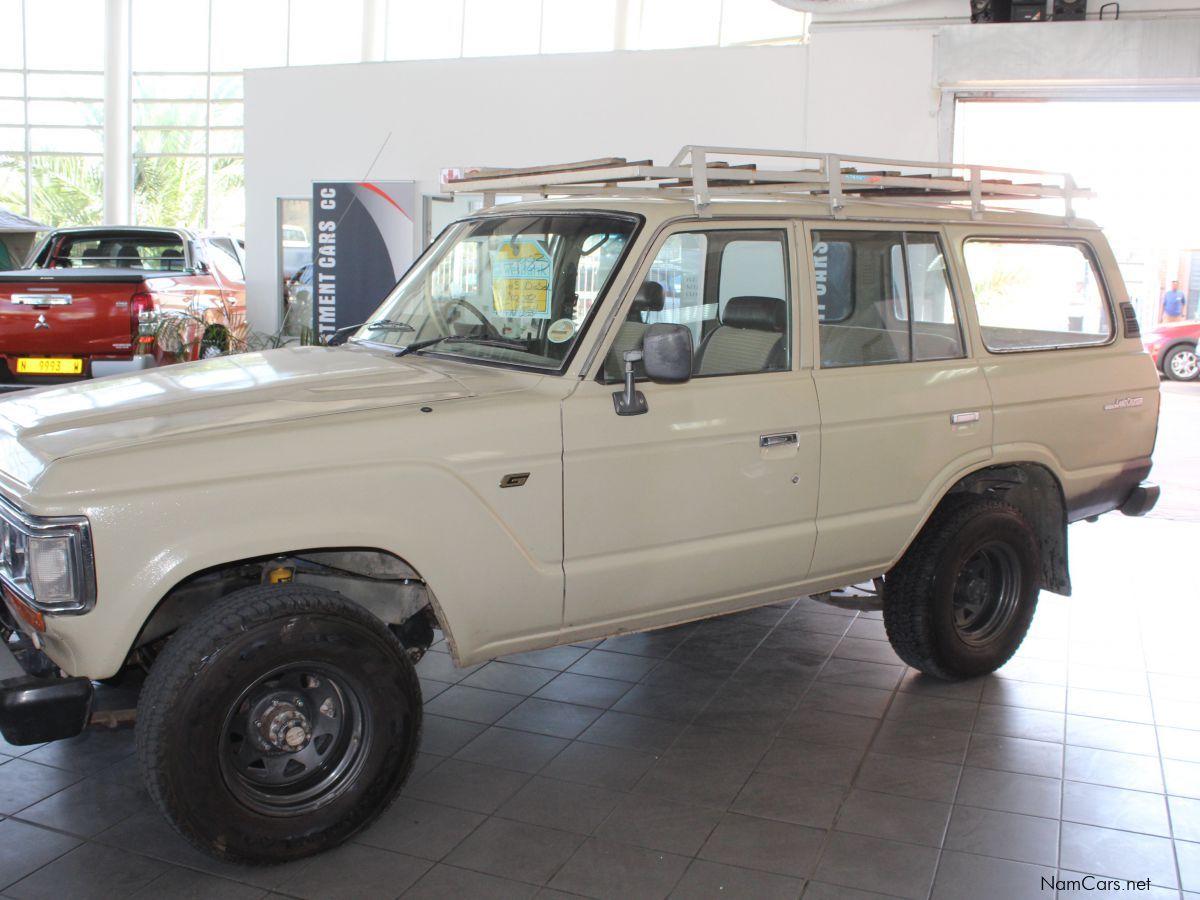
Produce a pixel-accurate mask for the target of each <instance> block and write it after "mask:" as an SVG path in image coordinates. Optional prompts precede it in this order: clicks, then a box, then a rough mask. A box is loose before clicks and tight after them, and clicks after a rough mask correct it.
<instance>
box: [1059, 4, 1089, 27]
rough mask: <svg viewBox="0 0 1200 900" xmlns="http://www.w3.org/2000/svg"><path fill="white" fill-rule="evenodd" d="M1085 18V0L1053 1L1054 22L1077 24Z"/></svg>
mask: <svg viewBox="0 0 1200 900" xmlns="http://www.w3.org/2000/svg"><path fill="white" fill-rule="evenodd" d="M1086 18H1087V0H1054V21H1055V22H1077V21H1079V20H1080V19H1086Z"/></svg>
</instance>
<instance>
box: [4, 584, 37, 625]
mask: <svg viewBox="0 0 1200 900" xmlns="http://www.w3.org/2000/svg"><path fill="white" fill-rule="evenodd" d="M4 599H5V600H7V601H8V608H9V609H11V610H12V611H13V612H14V613H16V614H17V616H18V617H19V618H20V619H21V620H22V621H23V622H25V623H26V624H27V625H29V626H31V627H32V628H33V629H34V630H36V631H38V632H43V631H45V630H46V617H45V616H43V615H42V614H41V613H40V612H38V611H37V610H36V609H34V608H33V607H32V606H30V605H29V604H28V603H26V602H25V601H24V600H22V599H21V598H20V597H18V596H17V595H16V594H14V593H13V592H12V591H10V590H9V589H8V588H5V589H4Z"/></svg>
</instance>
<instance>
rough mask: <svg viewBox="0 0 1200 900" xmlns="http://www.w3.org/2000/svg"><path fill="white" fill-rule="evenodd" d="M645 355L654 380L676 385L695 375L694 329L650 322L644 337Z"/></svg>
mask: <svg viewBox="0 0 1200 900" xmlns="http://www.w3.org/2000/svg"><path fill="white" fill-rule="evenodd" d="M642 354H643V358H642V364H643V365H644V366H645V368H646V377H647V378H649V379H650V380H651V381H665V382H669V383H676V384H677V383H679V382H683V381H688V380H689V379H691V377H692V332H691V329H690V328H688V327H687V326H686V325H674V324H671V323H668V322H656V323H655V324H653V325H651V326H650V327H649V328H647V329H646V334H645V337H643V338H642Z"/></svg>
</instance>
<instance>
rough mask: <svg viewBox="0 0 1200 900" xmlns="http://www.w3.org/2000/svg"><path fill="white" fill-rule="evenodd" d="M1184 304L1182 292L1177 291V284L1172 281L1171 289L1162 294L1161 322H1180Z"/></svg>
mask: <svg viewBox="0 0 1200 900" xmlns="http://www.w3.org/2000/svg"><path fill="white" fill-rule="evenodd" d="M1186 303H1187V299H1186V298H1185V297H1184V296H1183V291H1181V290H1180V289H1179V282H1178V281H1172V282H1171V289H1170V290H1169V291H1167V292H1166V293H1165V294H1163V298H1162V320H1163V321H1164V322H1182V321H1183V311H1184V308H1185V306H1186Z"/></svg>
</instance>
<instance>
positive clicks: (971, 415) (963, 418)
mask: <svg viewBox="0 0 1200 900" xmlns="http://www.w3.org/2000/svg"><path fill="white" fill-rule="evenodd" d="M978 421H979V413H977V412H960V413H952V414H951V415H950V424H951V425H969V424H971V423H972V422H978Z"/></svg>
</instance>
